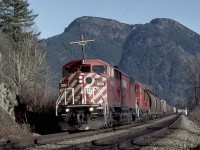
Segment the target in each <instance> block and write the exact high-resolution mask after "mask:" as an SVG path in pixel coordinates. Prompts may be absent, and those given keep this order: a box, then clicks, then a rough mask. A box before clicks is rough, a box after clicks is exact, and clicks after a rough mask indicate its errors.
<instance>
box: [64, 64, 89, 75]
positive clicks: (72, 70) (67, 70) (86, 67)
mask: <svg viewBox="0 0 200 150" xmlns="http://www.w3.org/2000/svg"><path fill="white" fill-rule="evenodd" d="M77 71H80V72H84V73H87V72H91V69H90V65H81V66H77V67H73V68H69V67H66V68H65V74H73V73H75V72H77Z"/></svg>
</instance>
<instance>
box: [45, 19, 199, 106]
mask: <svg viewBox="0 0 200 150" xmlns="http://www.w3.org/2000/svg"><path fill="white" fill-rule="evenodd" d="M81 34H83V35H84V38H85V39H96V42H95V43H90V44H88V45H86V50H87V58H100V59H103V60H105V61H107V62H109V63H110V64H112V65H118V66H119V67H120V69H122V70H123V71H124V72H125V73H127V74H128V75H129V76H132V77H133V78H135V79H136V80H138V81H140V82H142V83H143V84H145V85H146V86H147V87H148V88H150V89H151V90H152V91H154V92H155V93H157V94H158V95H160V96H161V97H163V98H164V99H166V100H167V101H168V102H169V103H170V104H174V105H180V106H183V107H184V106H186V105H187V103H188V101H189V100H191V99H194V97H195V94H194V93H195V92H194V91H193V88H194V86H193V85H194V80H193V79H194V78H197V77H196V75H197V73H195V71H197V69H195V67H196V66H198V63H199V61H198V60H199V59H198V57H199V52H200V36H199V35H198V34H196V33H195V32H193V31H191V30H190V29H188V28H186V27H185V26H183V25H181V24H180V23H178V22H176V21H174V20H171V19H162V18H161V19H154V20H152V21H151V22H150V23H147V24H144V25H143V24H138V25H128V24H123V23H120V22H117V21H115V20H109V19H104V18H97V17H81V18H77V19H76V20H74V21H73V22H72V23H71V24H70V25H69V26H68V27H66V28H65V30H64V32H63V33H62V34H60V35H57V36H54V37H51V38H48V39H46V40H44V43H45V45H46V48H47V51H48V52H47V56H48V60H49V63H50V64H51V66H52V68H53V70H54V72H55V74H56V75H57V76H56V78H54V81H55V83H56V82H57V83H58V80H59V79H60V77H61V76H60V75H61V67H62V65H63V64H64V63H66V62H68V61H70V60H73V59H81V58H82V53H81V48H80V47H79V46H77V45H69V43H70V42H72V41H77V40H79V39H80V35H81ZM194 70H195V71H194ZM197 93H198V92H196V94H197Z"/></svg>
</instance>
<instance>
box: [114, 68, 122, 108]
mask: <svg viewBox="0 0 200 150" xmlns="http://www.w3.org/2000/svg"><path fill="white" fill-rule="evenodd" d="M114 78H115V96H116V97H115V98H116V104H117V105H120V106H121V105H122V104H121V103H122V73H121V72H120V71H118V70H117V69H115V70H114Z"/></svg>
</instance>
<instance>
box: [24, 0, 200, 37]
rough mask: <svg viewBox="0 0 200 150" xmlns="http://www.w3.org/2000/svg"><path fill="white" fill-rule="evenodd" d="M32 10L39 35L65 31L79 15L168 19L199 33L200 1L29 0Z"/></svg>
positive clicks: (128, 19)
mask: <svg viewBox="0 0 200 150" xmlns="http://www.w3.org/2000/svg"><path fill="white" fill-rule="evenodd" d="M28 2H29V4H30V6H29V9H30V10H33V12H34V14H39V15H38V17H37V18H36V19H35V23H36V26H35V28H36V29H37V30H38V31H40V32H41V35H40V38H48V37H52V36H55V35H58V34H61V33H63V32H64V29H65V28H66V27H68V25H69V24H70V23H71V22H72V21H74V20H75V19H76V18H78V17H82V16H93V17H102V18H108V19H114V20H117V21H119V22H121V23H126V24H145V23H149V22H150V21H151V20H152V19H155V18H169V19H173V20H175V21H178V22H179V23H181V24H183V25H184V26H186V27H188V28H189V29H191V30H193V31H195V32H196V33H198V34H200V0H28Z"/></svg>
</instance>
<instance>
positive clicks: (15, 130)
mask: <svg viewBox="0 0 200 150" xmlns="http://www.w3.org/2000/svg"><path fill="white" fill-rule="evenodd" d="M0 114H1V115H0V140H8V139H21V138H23V137H27V136H28V137H29V136H31V133H30V129H29V126H28V125H22V126H21V127H20V126H19V125H18V124H17V123H16V122H15V121H13V119H11V118H10V116H9V115H7V114H6V113H5V112H4V111H3V110H2V109H1V108H0Z"/></svg>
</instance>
